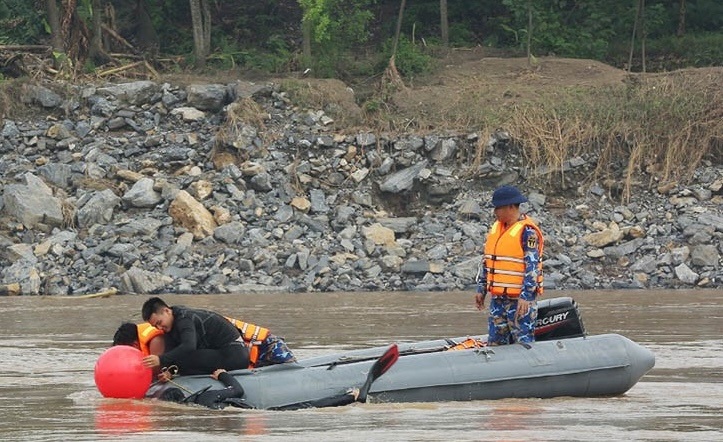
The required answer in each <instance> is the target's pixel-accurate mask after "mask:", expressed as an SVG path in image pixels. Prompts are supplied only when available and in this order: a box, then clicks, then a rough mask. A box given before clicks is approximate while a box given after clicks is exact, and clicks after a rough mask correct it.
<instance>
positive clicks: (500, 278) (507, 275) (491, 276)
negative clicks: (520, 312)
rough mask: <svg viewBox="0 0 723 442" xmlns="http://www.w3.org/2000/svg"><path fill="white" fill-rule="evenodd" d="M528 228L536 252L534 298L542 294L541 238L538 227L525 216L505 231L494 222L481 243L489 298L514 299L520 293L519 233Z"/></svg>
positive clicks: (522, 264)
mask: <svg viewBox="0 0 723 442" xmlns="http://www.w3.org/2000/svg"><path fill="white" fill-rule="evenodd" d="M527 226H530V227H532V228H534V229H535V231H536V232H537V241H538V244H537V247H539V251H540V262H539V263H538V274H537V290H536V294H537V296H541V295H542V281H543V278H542V248H543V244H544V242H543V238H542V232H541V231H540V228H539V227H537V225H536V224H535V223H534V222H533V221H532V220H531V219H530V218H528V217H524V218H523V219H521V220H519V221H517V222H516V223H514V224H512V225H511V226H510V227H509V228H507V229H506V230H504V231H503V230H502V224H501V223H500V222H499V221H495V223H494V224H493V225H492V229H491V230H490V232H489V234H488V235H487V242H486V243H485V256H484V262H485V269H486V272H487V275H486V276H487V280H486V282H487V292H488V293H491V294H492V296H503V295H507V296H509V297H510V298H517V297H519V296H520V293H521V292H522V287H523V286H522V283H523V280H524V277H525V260H524V250H523V248H522V232H523V231H524V229H525V227H527Z"/></svg>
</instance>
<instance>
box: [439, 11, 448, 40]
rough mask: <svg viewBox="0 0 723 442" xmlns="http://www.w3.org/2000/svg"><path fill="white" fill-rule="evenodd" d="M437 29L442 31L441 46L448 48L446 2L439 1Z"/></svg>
mask: <svg viewBox="0 0 723 442" xmlns="http://www.w3.org/2000/svg"><path fill="white" fill-rule="evenodd" d="M439 22H440V23H439V27H440V28H441V30H442V45H444V47H445V48H447V47H449V18H448V16H447V0H439Z"/></svg>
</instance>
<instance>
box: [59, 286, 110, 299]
mask: <svg viewBox="0 0 723 442" xmlns="http://www.w3.org/2000/svg"><path fill="white" fill-rule="evenodd" d="M116 293H118V289H117V288H115V287H111V288H109V289H107V290H103V291H100V292H97V293H88V294H87V295H78V296H62V297H63V298H68V299H91V298H107V297H109V296H113V295H115V294H116Z"/></svg>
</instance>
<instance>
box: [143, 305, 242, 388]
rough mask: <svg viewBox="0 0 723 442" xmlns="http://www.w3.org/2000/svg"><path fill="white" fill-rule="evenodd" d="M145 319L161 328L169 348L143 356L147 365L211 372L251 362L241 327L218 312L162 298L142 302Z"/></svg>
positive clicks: (234, 368)
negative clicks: (161, 352)
mask: <svg viewBox="0 0 723 442" xmlns="http://www.w3.org/2000/svg"><path fill="white" fill-rule="evenodd" d="M141 314H142V315H143V320H144V321H147V322H149V323H150V324H151V325H152V326H154V327H155V328H157V329H159V330H162V331H163V333H164V336H165V344H166V351H165V353H163V354H162V355H160V356H159V355H150V356H146V357H145V358H143V365H145V366H146V367H151V368H154V367H170V366H172V365H175V366H177V367H178V370H179V374H182V375H191V374H211V373H213V372H214V371H216V370H217V369H219V368H223V369H225V370H238V369H242V368H246V367H248V366H249V350H248V348H247V347H246V345H245V344H244V342H243V339H242V337H241V334H240V333H239V331H238V329H237V328H236V327H235V326H234V325H233V324H232V323H231V322H229V320H228V319H226V318H224V317H223V316H221V315H219V314H218V313H215V312H211V311H207V310H201V309H192V308H186V307H181V306H173V307H169V306H168V305H167V304H166V303H165V302H163V300H162V299H161V298H157V297H153V298H150V299H148V300H147V301H146V302H144V303H143V308H142V309H141Z"/></svg>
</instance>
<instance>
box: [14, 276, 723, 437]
mask: <svg viewBox="0 0 723 442" xmlns="http://www.w3.org/2000/svg"><path fill="white" fill-rule="evenodd" d="M546 295H547V296H548V297H552V296H573V297H574V298H575V300H576V301H577V302H578V304H580V307H581V310H582V315H583V320H584V322H585V326H586V328H587V330H588V333H589V334H599V333H619V334H622V335H624V336H627V337H628V338H630V339H632V340H634V341H636V342H638V343H640V344H642V345H645V346H646V347H648V348H650V349H651V350H652V351H653V352H654V353H655V355H656V365H655V368H653V370H651V371H650V372H649V373H648V374H647V375H646V376H645V377H643V379H642V380H641V381H640V382H639V383H638V384H637V385H636V386H635V387H633V388H632V389H631V390H630V391H628V392H627V393H626V394H625V395H623V396H619V397H611V398H568V397H563V398H556V399H545V400H540V399H512V400H497V401H473V402H444V403H423V404H422V403H420V404H414V403H412V404H378V403H377V404H375V403H368V404H355V405H352V406H348V407H341V408H332V409H315V410H299V411H290V412H272V411H255V410H254V411H249V410H239V409H229V408H227V409H225V410H222V411H212V410H207V409H203V408H199V407H192V406H184V405H177V404H166V403H159V402H156V401H150V400H144V401H137V400H136V401H134V400H119V399H105V398H102V397H101V395H100V394H99V393H98V391H97V390H96V388H95V384H94V382H93V367H94V364H95V361H96V359H97V358H98V356H99V355H100V354H101V353H102V352H103V350H104V349H105V348H107V347H108V345H109V343H110V340H111V337H112V335H113V333H114V332H115V329H116V328H117V326H118V325H119V324H120V322H121V321H123V320H133V321H140V306H141V304H142V303H143V301H144V300H145V299H146V297H144V296H114V297H110V298H103V299H77V298H58V297H0V355H1V356H0V440H2V441H64V440H73V441H79V440H83V441H115V440H124V441H126V440H128V441H159V440H193V441H203V440H214V441H238V440H249V441H274V440H294V441H314V442H318V441H327V440H332V441H337V440H344V441H346V440H351V441H367V440H379V441H437V440H438V441H449V440H453V441H485V440H490V441H493V440H494V441H497V440H507V441H518V440H519V441H560V440H563V441H600V440H610V441H613V440H642V441H677V440H696V441H720V440H723V342H722V341H721V334H723V291H722V290H705V291H704V290H691V291H643V290H641V291H631V290H626V291H596V292H581V293H571V292H548V293H547V294H546ZM164 299H165V300H166V301H167V302H169V303H170V304H184V305H187V306H194V307H202V308H208V309H213V310H216V311H219V312H221V313H225V314H228V315H229V316H234V317H237V318H241V319H244V320H247V321H250V322H254V323H258V324H261V325H264V326H268V327H269V328H271V329H272V331H273V332H274V333H276V334H279V335H282V336H285V337H286V339H287V342H288V343H289V346H290V347H291V348H292V349H293V350H294V351H295V352H296V354H297V356H299V357H302V358H303V357H309V356H316V355H320V354H325V353H331V352H336V351H340V350H343V349H349V348H360V347H369V346H375V345H384V344H386V343H390V342H394V341H396V342H407V341H413V340H420V339H431V338H440V337H457V336H463V335H467V334H478V333H484V332H485V330H484V324H486V322H485V315H484V314H482V313H480V312H478V311H477V310H475V309H474V305H473V293H468V292H465V293H463V292H453V293H438V292H437V293H416V292H414V293H396V292H395V293H389V292H387V293H310V294H306V293H302V294H299V293H278V294H256V295H250V294H249V295H229V294H224V295H186V296H178V295H174V296H170V295H169V296H165V297H164Z"/></svg>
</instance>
